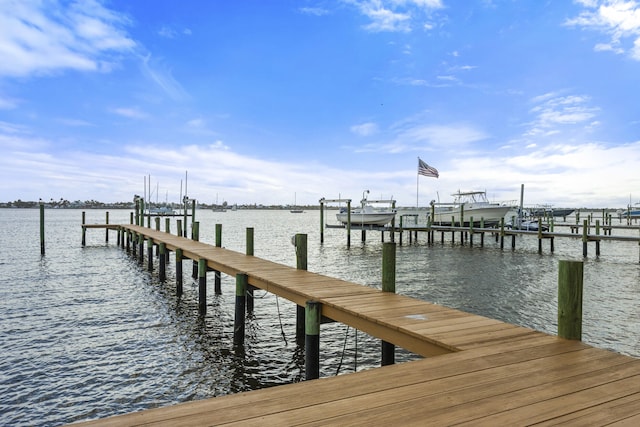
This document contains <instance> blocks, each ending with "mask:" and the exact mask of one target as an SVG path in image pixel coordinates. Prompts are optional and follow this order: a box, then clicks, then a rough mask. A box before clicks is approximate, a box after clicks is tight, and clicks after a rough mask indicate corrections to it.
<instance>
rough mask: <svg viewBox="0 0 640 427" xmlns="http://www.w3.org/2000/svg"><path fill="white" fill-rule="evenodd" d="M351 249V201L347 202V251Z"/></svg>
mask: <svg viewBox="0 0 640 427" xmlns="http://www.w3.org/2000/svg"><path fill="white" fill-rule="evenodd" d="M350 247H351V200H347V249H349V248H350Z"/></svg>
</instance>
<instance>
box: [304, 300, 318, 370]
mask: <svg viewBox="0 0 640 427" xmlns="http://www.w3.org/2000/svg"><path fill="white" fill-rule="evenodd" d="M321 312H322V306H321V305H320V303H319V302H317V301H307V305H306V310H305V339H304V368H305V379H307V380H314V379H316V378H319V377H320V318H321V316H322V315H321Z"/></svg>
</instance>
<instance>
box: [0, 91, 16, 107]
mask: <svg viewBox="0 0 640 427" xmlns="http://www.w3.org/2000/svg"><path fill="white" fill-rule="evenodd" d="M17 106H18V101H17V100H15V99H13V98H9V97H3V96H2V95H0V110H12V109H14V108H16V107H17Z"/></svg>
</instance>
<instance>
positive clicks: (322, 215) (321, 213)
mask: <svg viewBox="0 0 640 427" xmlns="http://www.w3.org/2000/svg"><path fill="white" fill-rule="evenodd" d="M323 243H324V199H320V244H321V245H322V244H323Z"/></svg>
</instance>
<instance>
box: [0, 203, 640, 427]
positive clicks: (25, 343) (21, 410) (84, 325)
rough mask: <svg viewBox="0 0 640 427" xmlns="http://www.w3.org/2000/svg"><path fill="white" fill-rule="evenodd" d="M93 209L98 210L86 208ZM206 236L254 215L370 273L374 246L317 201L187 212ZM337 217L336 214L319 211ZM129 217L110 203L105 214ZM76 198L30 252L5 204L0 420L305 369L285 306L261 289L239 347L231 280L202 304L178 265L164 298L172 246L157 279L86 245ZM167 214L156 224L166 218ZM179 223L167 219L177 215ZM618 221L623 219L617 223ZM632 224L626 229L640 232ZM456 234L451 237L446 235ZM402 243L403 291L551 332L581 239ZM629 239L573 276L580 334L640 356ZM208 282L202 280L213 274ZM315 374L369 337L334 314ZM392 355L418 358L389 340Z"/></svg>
mask: <svg viewBox="0 0 640 427" xmlns="http://www.w3.org/2000/svg"><path fill="white" fill-rule="evenodd" d="M86 215H87V223H103V222H104V219H105V211H100V210H89V211H86ZM196 216H197V219H198V220H199V221H200V234H201V238H200V240H201V241H205V242H210V243H213V242H215V236H214V232H215V224H216V223H221V224H222V225H223V226H222V227H223V228H222V242H223V246H224V247H227V248H229V249H233V250H237V251H240V252H244V250H245V248H244V245H245V230H246V228H247V227H253V228H254V229H255V254H256V256H260V257H263V258H266V259H269V260H272V261H276V262H279V263H282V264H286V265H290V266H295V252H294V248H293V246H292V245H291V237H292V236H293V235H294V234H295V233H306V234H308V254H309V267H308V268H309V270H310V271H314V272H319V273H323V274H327V275H330V276H334V277H340V278H343V279H346V280H350V281H353V282H356V283H361V284H363V285H368V286H373V287H380V276H381V252H382V245H381V243H380V238H379V234H378V233H372V232H370V233H369V236H368V241H367V243H366V244H362V243H361V242H360V232H355V231H354V232H353V235H352V247H351V249H347V248H346V236H345V231H344V230H333V229H329V230H326V231H325V244H324V245H322V246H321V245H320V244H319V232H320V224H319V222H320V221H319V213H318V212H317V211H315V212H306V213H304V214H291V213H289V212H288V211H237V212H230V211H229V212H224V213H217V212H211V211H198V212H197V214H196ZM328 216H329V218H330V220H333V216H334V215H333V213H329V214H328ZM128 221H129V211H117V210H116V211H111V212H110V222H112V223H124V222H128ZM80 223H81V211H75V210H47V211H46V256H44V257H41V256H40V242H39V212H38V210H37V209H33V210H17V209H0V229H1V230H3V232H2V233H0V248H1V249H0V312H1V313H2V316H0V355H1V357H0V425H61V424H65V423H70V422H74V421H79V420H86V419H92V418H98V417H106V416H109V415H114V414H121V413H127V412H131V411H137V410H141V409H147V408H153V407H158V406H166V405H170V404H174V403H178V402H184V401H189V400H194V399H203V398H207V397H212V396H219V395H224V394H229V393H236V392H239V391H244V390H251V389H257V388H263V387H269V386H272V385H277V384H285V383H290V382H294V381H300V380H301V378H303V377H304V358H303V354H302V352H301V349H300V348H299V347H298V346H297V345H296V343H295V320H294V319H295V315H294V313H295V307H294V306H293V304H291V303H289V302H288V301H286V300H283V299H281V298H277V297H275V296H273V295H270V294H266V293H264V292H263V291H256V297H257V298H256V302H255V313H254V315H253V316H252V317H250V318H249V319H248V324H247V337H246V343H245V348H244V350H243V351H238V350H235V351H234V349H233V346H232V333H233V316H234V307H233V303H234V298H235V297H234V289H235V285H234V283H235V281H234V279H233V278H230V277H226V276H223V281H222V285H223V295H218V296H217V295H214V294H213V292H212V291H211V290H210V292H209V295H208V300H207V305H208V307H207V309H208V311H207V315H206V316H205V317H201V316H199V315H198V309H197V283H196V282H194V281H192V280H191V279H190V278H189V277H188V272H190V268H188V264H185V294H184V295H183V297H182V298H180V299H178V298H176V296H175V289H174V284H175V274H174V271H173V268H174V263H173V260H172V262H171V263H170V267H169V269H168V272H167V274H168V280H167V282H166V283H161V282H159V281H158V279H157V268H156V271H154V272H153V273H149V272H147V271H146V261H145V265H144V267H141V266H140V265H139V264H138V263H137V262H136V260H134V259H132V258H131V256H129V255H128V254H127V253H126V252H125V251H122V250H121V249H119V248H118V247H117V246H116V236H115V234H114V233H112V234H111V235H110V242H109V243H106V242H105V232H104V230H89V231H88V232H87V246H86V247H84V248H83V247H82V246H81V244H80V243H81V229H80ZM162 227H164V222H163V223H162ZM171 227H172V231H174V232H175V221H174V220H172V224H171ZM618 233H621V232H620V231H618ZM635 233H637V231H636V232H635ZM456 238H457V240H458V239H459V236H456ZM449 239H450V237H449V236H446V242H445V244H444V245H442V244H440V239H439V235H438V236H437V241H438V243H436V244H435V245H433V246H431V247H430V246H427V245H426V235H421V236H420V237H419V240H420V241H419V242H418V244H415V242H414V244H413V245H408V244H407V241H406V240H407V239H406V236H405V245H404V246H398V253H397V279H396V290H397V292H398V293H402V294H405V295H409V296H412V297H416V298H420V299H424V300H427V301H430V302H435V303H438V304H443V305H446V306H449V307H454V308H460V309H462V310H465V311H469V312H473V313H477V314H481V315H485V316H488V317H492V318H496V319H500V320H504V321H507V322H511V323H515V324H519V325H523V326H527V327H531V328H535V329H537V330H541V331H545V332H548V333H552V334H555V333H556V315H557V314H556V312H557V310H556V306H557V297H556V285H557V274H558V273H557V265H558V261H559V260H561V259H576V260H581V259H582V243H581V242H580V241H579V240H573V239H556V243H555V246H556V251H555V253H554V254H550V252H549V246H548V245H549V243H548V242H544V246H543V252H544V253H543V254H542V255H539V254H538V253H537V240H536V239H535V238H524V237H520V238H518V240H517V249H516V250H511V246H510V240H509V241H508V243H506V247H507V248H505V250H503V251H501V250H500V249H499V245H498V244H497V243H495V242H494V241H493V239H490V238H488V237H487V238H486V239H485V247H484V248H479V247H478V243H479V238H478V237H476V247H473V248H470V247H469V246H460V245H459V244H458V243H457V242H456V244H451V242H450V240H449ZM639 250H640V248H639V246H638V244H634V243H620V242H615V243H613V242H603V243H602V246H601V251H602V253H601V256H600V258H596V257H595V246H593V243H591V244H590V246H589V257H588V258H587V259H586V260H585V279H584V294H585V296H584V306H583V312H584V323H583V335H584V341H585V342H588V343H589V344H592V345H594V346H597V347H601V348H607V349H611V350H615V351H617V352H620V353H624V354H628V355H632V356H635V357H639V356H640V342H639V340H638V333H639V332H640V313H639V310H638V302H639V301H640V295H639V293H640V264H639V263H638V260H639ZM211 281H212V280H211ZM321 349H322V360H321V376H332V375H336V374H344V373H349V372H353V371H355V370H362V369H369V368H372V367H374V366H378V365H379V351H380V350H379V349H380V347H379V341H378V340H376V339H373V338H371V337H369V336H366V335H365V334H363V333H355V331H354V330H352V329H349V328H347V327H346V326H344V325H339V324H329V325H322V333H321ZM396 358H397V361H400V362H401V361H405V360H410V359H413V358H415V356H413V355H411V354H409V353H407V352H404V351H401V350H397V356H396Z"/></svg>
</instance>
